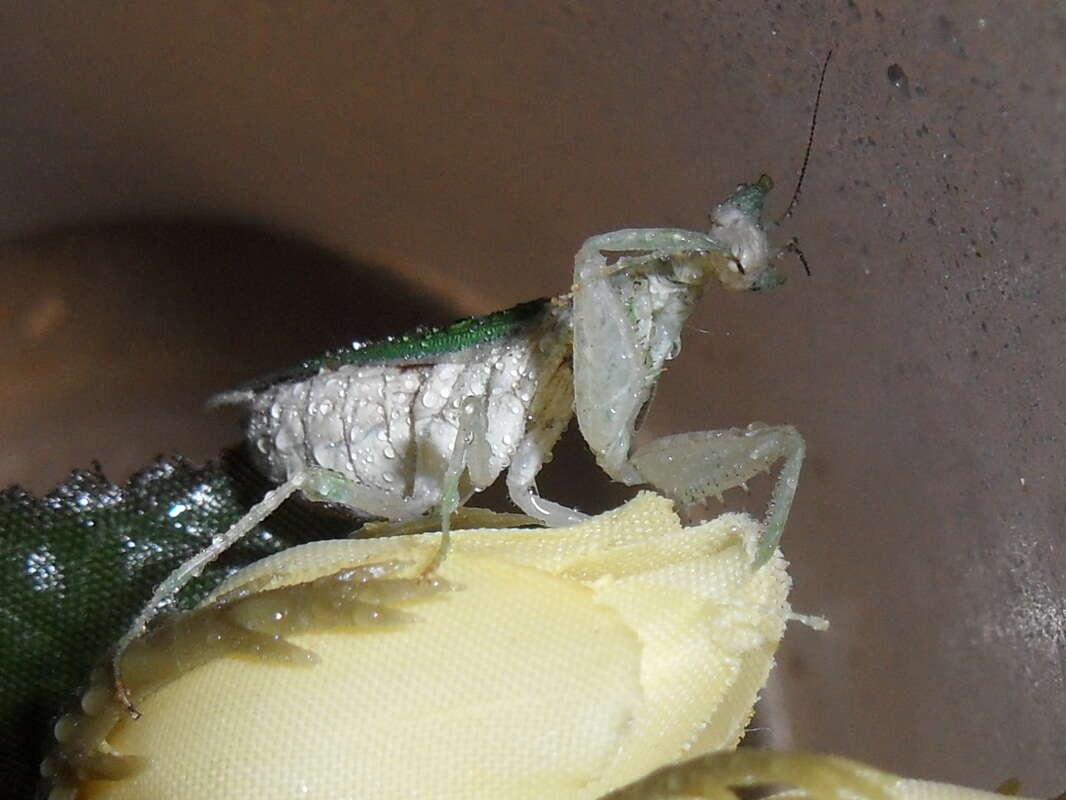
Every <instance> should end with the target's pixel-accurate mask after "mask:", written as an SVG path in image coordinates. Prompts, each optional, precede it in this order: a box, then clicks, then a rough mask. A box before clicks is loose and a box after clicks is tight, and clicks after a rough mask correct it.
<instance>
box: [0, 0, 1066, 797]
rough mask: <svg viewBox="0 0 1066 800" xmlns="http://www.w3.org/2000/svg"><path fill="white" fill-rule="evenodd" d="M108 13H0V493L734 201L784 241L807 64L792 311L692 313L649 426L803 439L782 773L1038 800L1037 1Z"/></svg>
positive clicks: (1049, 623) (1059, 568)
mask: <svg viewBox="0 0 1066 800" xmlns="http://www.w3.org/2000/svg"><path fill="white" fill-rule="evenodd" d="M121 8H122V10H119V4H115V7H114V8H113V7H112V5H111V4H107V3H73V2H72V3H61V2H37V3H34V4H28V3H27V4H19V7H18V8H14V4H7V5H6V6H5V8H4V9H3V10H0V30H3V31H4V36H3V42H2V43H0V75H3V76H4V77H3V80H2V81H0V131H2V132H3V134H2V140H0V141H2V142H3V144H2V145H0V236H3V237H4V238H6V239H8V240H9V241H10V244H8V245H6V246H3V247H2V248H0V286H2V291H3V297H5V298H7V299H6V300H5V301H4V302H3V303H2V305H0V330H2V331H3V340H4V341H5V343H6V345H5V347H4V348H3V352H0V369H2V372H3V375H4V376H5V380H4V382H3V386H2V387H0V442H2V446H0V483H7V482H10V481H19V482H22V483H25V484H27V485H29V486H31V487H32V488H34V489H37V490H45V489H47V488H48V487H49V486H50V485H51V484H52V483H54V482H55V481H56V480H58V479H60V478H61V477H62V476H63V475H64V473H65V471H66V470H67V469H68V468H69V467H71V466H74V465H85V464H87V462H88V460H89V459H90V458H93V457H96V458H99V459H100V460H101V461H103V463H104V466H105V468H106V469H107V470H108V472H109V474H111V475H112V476H113V477H115V478H122V477H125V475H127V474H128V473H129V471H130V470H132V469H134V468H135V467H136V466H138V465H139V464H142V463H144V462H145V461H146V460H148V459H149V458H151V457H152V456H154V455H155V454H156V453H157V452H158V451H163V450H180V451H182V452H185V453H188V454H191V455H193V456H195V457H207V456H209V455H210V454H211V453H213V452H214V451H215V450H216V449H217V447H218V446H220V445H221V444H224V443H226V442H228V441H230V440H231V439H232V438H233V435H234V432H235V427H234V424H235V423H234V420H233V419H232V418H229V417H225V416H219V415H214V416H208V415H205V414H203V413H202V412H201V410H200V404H201V403H202V400H203V398H204V397H205V396H206V395H208V394H210V393H211V392H212V391H216V390H218V389H222V388H226V387H228V386H230V385H232V384H233V383H235V382H238V381H240V380H243V379H245V378H248V377H250V376H253V375H255V374H257V373H260V372H263V371H265V370H269V369H271V368H273V367H278V366H283V365H285V364H287V363H290V362H291V361H293V360H295V359H296V358H297V357H300V356H302V355H307V354H309V353H312V352H314V351H315V350H316V349H318V348H320V347H323V346H325V345H330V344H336V343H339V342H340V341H343V340H345V339H346V338H350V337H353V336H366V335H372V334H377V333H381V332H382V331H385V330H392V329H397V328H404V327H407V326H408V325H410V324H412V323H414V322H418V321H443V320H447V319H448V318H450V317H453V316H455V315H458V314H466V313H480V312H485V311H489V310H492V309H494V308H497V307H502V306H505V305H508V304H511V303H514V302H517V301H519V300H522V299H526V298H529V297H534V296H539V295H544V294H551V293H556V292H559V291H562V290H564V289H566V288H567V287H568V286H569V270H570V264H571V259H572V254H573V252H574V251H575V250H576V249H577V247H578V245H579V244H580V242H581V241H582V239H583V238H584V237H585V236H587V235H589V234H591V233H594V232H599V231H604V230H610V229H613V228H617V227H623V226H636V225H670V226H673V225H679V226H686V227H701V226H702V225H703V224H704V220H705V212H706V211H707V210H708V209H709V208H710V207H711V206H712V205H713V204H714V202H715V201H717V200H718V199H720V198H721V197H722V196H723V195H724V194H725V193H726V192H728V191H729V190H730V189H731V188H732V187H733V185H734V184H736V183H737V182H739V181H741V180H749V179H752V178H754V177H756V176H757V175H758V174H759V173H760V172H762V171H767V172H771V173H772V174H773V175H774V176H775V177H776V178H777V179H778V182H779V185H780V186H781V189H780V191H779V192H778V194H777V196H776V197H775V198H774V203H775V204H776V205H775V206H774V207H773V209H772V211H774V210H780V209H782V208H783V206H784V204H785V203H786V202H787V199H788V192H789V191H790V189H791V183H792V181H793V180H794V176H795V173H796V170H797V167H798V164H799V161H800V158H801V156H802V151H803V146H804V144H805V140H806V134H807V124H808V119H809V114H810V106H811V103H812V101H813V96H814V85H815V79H816V74H817V70H818V67H819V64H820V61H821V59H822V58H823V56H824V53H825V51H826V49H827V48H828V47H830V46H833V47H835V48H836V55H835V57H834V62H833V66H832V68H831V71H830V74H829V77H828V80H827V84H826V93H825V98H824V101H823V107H822V116H821V122H820V127H819V131H818V140H817V144H816V147H815V151H814V155H813V158H812V162H811V167H810V172H809V175H808V181H807V184H806V189H805V192H804V201H803V203H802V204H801V206H800V210H799V212H798V214H797V215H796V217H795V218H794V219H793V220H792V221H790V222H789V223H787V226H786V229H785V231H784V232H783V235H792V234H796V235H798V236H799V237H800V239H801V240H802V242H803V246H804V249H805V251H806V253H807V256H808V258H809V260H810V261H811V263H812V266H813V268H814V271H815V274H814V277H813V278H810V279H804V278H803V277H802V276H801V275H800V274H799V269H798V265H790V266H791V269H792V272H793V274H794V279H793V280H792V281H791V282H790V283H789V284H788V285H787V286H786V287H784V288H783V289H782V290H781V291H779V292H776V293H774V294H771V295H767V296H745V297H737V296H732V295H728V296H727V295H725V294H724V293H721V292H712V293H711V294H709V296H708V297H707V298H706V300H705V301H704V305H703V307H702V309H701V310H700V312H699V313H698V315H697V316H696V317H695V318H694V319H693V320H692V324H691V330H690V332H689V335H688V338H687V341H686V345H685V352H684V353H683V354H682V356H681V358H680V359H679V360H678V361H677V362H675V364H674V366H673V367H672V368H671V370H670V372H669V374H668V375H667V376H666V378H665V379H664V381H663V384H662V386H661V388H660V392H659V395H658V398H657V401H656V407H655V409H654V412H653V414H652V416H651V419H650V420H649V425H648V430H649V431H650V432H652V433H662V432H667V431H676V430H687V429H699V428H708V427H722V426H727V425H739V424H744V423H746V422H748V421H750V420H755V419H762V420H767V421H789V422H792V423H794V424H796V425H797V426H798V427H799V428H800V429H801V430H802V431H803V432H804V434H805V435H806V436H807V440H808V447H809V452H810V460H809V462H808V466H807V469H806V471H805V473H804V477H803V481H802V485H801V487H800V492H799V497H798V501H797V505H796V508H795V510H794V513H793V519H792V523H791V525H790V529H789V530H788V532H787V534H786V542H785V545H786V550H787V555H788V556H789V557H790V558H791V559H792V561H793V563H794V575H795V578H796V585H797V588H796V593H795V605H796V606H797V608H798V609H800V610H803V611H810V612H817V613H822V614H825V615H827V616H828V617H830V618H831V620H832V622H833V627H832V629H831V631H830V632H829V633H827V634H815V633H812V632H810V631H807V630H804V629H801V628H797V629H795V630H793V631H792V632H791V633H790V635H789V637H788V643H787V646H786V649H785V650H784V651H783V653H782V655H781V659H780V661H781V664H780V666H781V669H780V671H779V673H778V676H777V678H776V680H775V683H774V685H773V686H772V689H771V691H770V692H769V697H768V701H767V703H766V704H764V709H763V710H764V715H763V722H764V723H765V724H766V725H769V726H771V728H772V738H773V739H774V740H776V742H778V743H779V744H782V745H786V746H787V745H793V746H802V747H804V748H810V749H821V750H830V751H835V752H839V753H841V754H846V755H851V756H856V757H861V758H867V759H870V760H872V761H874V762H876V763H878V764H880V765H882V766H884V767H886V768H889V769H893V770H897V771H901V772H906V773H912V774H915V775H917V776H922V777H930V778H939V779H946V780H956V781H961V782H968V783H971V784H974V785H980V786H984V787H991V786H993V785H995V784H996V783H998V782H999V781H1000V780H1002V779H1003V778H1005V777H1007V776H1010V775H1017V776H1020V777H1022V778H1023V779H1026V781H1027V783H1026V786H1025V788H1026V790H1027V792H1028V793H1031V794H1037V795H1039V794H1041V793H1043V794H1050V793H1052V792H1054V791H1059V790H1061V789H1062V788H1063V785H1064V782H1066V769H1064V768H1063V765H1064V764H1066V722H1064V720H1066V692H1064V689H1066V687H1064V680H1066V678H1064V672H1063V650H1064V646H1066V598H1064V595H1066V592H1064V589H1066V577H1064V576H1066V547H1064V540H1063V520H1064V517H1066V493H1064V488H1066V487H1064V479H1063V474H1062V466H1063V461H1064V459H1063V441H1062V431H1063V422H1064V419H1066V407H1064V398H1066V366H1064V356H1063V352H1064V347H1063V344H1064V341H1063V339H1064V337H1063V323H1064V320H1066V304H1064V297H1066V283H1064V280H1066V279H1064V270H1063V266H1062V264H1063V258H1064V256H1063V252H1064V246H1063V245H1064V242H1063V229H1062V224H1063V208H1064V206H1063V196H1062V192H1063V183H1062V182H1063V176H1064V166H1063V159H1062V153H1063V144H1062V142H1061V138H1060V137H1061V131H1062V130H1063V129H1066V126H1064V122H1066V110H1064V106H1066V95H1064V93H1063V90H1064V88H1066V79H1064V77H1063V67H1064V60H1066V45H1064V42H1066V20H1064V17H1063V12H1062V7H1061V5H1060V4H1058V3H1054V2H1043V3H1038V2H1032V3H1025V4H1019V3H1011V2H1004V3H994V2H984V1H978V2H974V1H973V0H957V1H952V0H931V2H925V3H907V2H894V1H893V0H885V1H884V2H867V1H866V0H855V2H851V3H847V4H843V3H841V4H836V3H829V2H827V3H821V2H800V3H782V4H773V3H768V4H754V3H749V2H725V3H709V2H674V3H642V2H637V1H636V0H622V1H619V2H606V1H600V2H569V3H558V4H546V3H528V4H507V5H506V7H505V4H502V3H479V2H474V1H473V0H467V1H466V2H452V3H447V4H439V3H428V2H427V3H418V2H377V3H373V2H366V3H358V4H356V3H340V2H325V1H324V0H322V1H317V2H310V1H307V2H302V3H276V2H265V1H262V0H261V1H260V2H252V1H251V0H244V1H243V2H229V3H211V2H186V3H183V4H164V3H152V2H147V3H138V4H134V5H125V4H123V5H122V6H121ZM179 8H180V9H181V10H180V11H178V10H175V9H179ZM132 9H135V10H132ZM892 65H898V68H899V69H901V70H902V72H903V73H904V74H905V76H906V79H905V80H902V79H901V78H900V75H899V73H898V72H897V71H896V69H893V70H891V72H890V67H892ZM161 217H162V218H168V219H171V220H173V219H174V218H177V219H180V220H181V221H178V222H174V221H170V222H159V221H158V219H159V218H161ZM149 218H155V221H150V222H144V221H143V220H145V219H149ZM219 219H226V220H230V221H231V222H232V221H234V220H236V221H239V223H240V224H219V223H218V222H217V220H219ZM131 220H133V221H131ZM136 220H142V221H141V222H137V221H136ZM268 231H281V232H283V233H282V234H275V233H269V232H268ZM309 243H310V244H309ZM555 466H556V468H557V469H559V470H562V471H563V472H564V473H565V470H566V466H565V465H560V464H559V463H558V462H557V464H556V465H555ZM571 469H574V468H573V467H571ZM580 469H583V470H588V469H591V467H590V466H589V465H588V463H584V464H582V465H580ZM584 480H585V481H588V480H589V479H587V478H586V479H584ZM563 482H564V483H565V479H564V480H563ZM561 491H562V492H564V493H565V492H566V491H567V489H566V487H564V488H563V489H562V490H561ZM570 491H573V489H572V488H571V489H570ZM586 502H588V503H590V504H591V503H594V502H596V501H595V500H593V499H591V498H589V499H588V500H587V501H586ZM738 502H740V503H741V504H743V502H744V501H743V498H741V499H740V500H739V501H738Z"/></svg>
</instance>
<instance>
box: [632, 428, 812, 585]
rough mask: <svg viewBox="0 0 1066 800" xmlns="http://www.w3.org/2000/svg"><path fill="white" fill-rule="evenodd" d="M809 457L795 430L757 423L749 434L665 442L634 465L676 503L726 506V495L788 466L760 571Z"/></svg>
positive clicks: (758, 559)
mask: <svg viewBox="0 0 1066 800" xmlns="http://www.w3.org/2000/svg"><path fill="white" fill-rule="evenodd" d="M804 452H805V446H804V443H803V437H801V436H800V435H799V432H798V431H797V430H796V429H795V428H793V427H792V426H791V425H778V426H770V425H763V424H761V423H752V424H751V425H749V426H748V427H747V428H732V429H729V430H721V431H696V432H693V433H679V434H675V435H673V436H664V437H662V438H661V439H656V440H655V441H653V442H650V443H649V444H647V445H645V446H644V447H642V448H640V450H638V451H637V452H636V453H635V454H634V455H633V456H632V458H631V459H630V464H631V465H632V466H633V467H634V468H635V469H636V470H637V472H639V473H640V475H641V477H642V478H643V480H644V481H646V482H647V483H649V484H651V485H652V486H654V487H655V488H656V489H659V490H660V491H662V492H663V493H664V494H667V495H669V496H671V497H673V498H674V499H675V500H676V501H678V502H681V503H701V502H704V501H705V500H707V499H708V498H710V497H715V498H717V499H719V500H721V497H722V493H723V492H725V491H726V490H727V489H731V488H732V487H734V486H740V485H742V484H744V483H745V482H746V481H748V480H750V479H751V478H754V477H755V476H756V475H758V474H759V473H760V472H769V470H770V468H771V467H772V466H773V465H774V464H775V463H776V462H778V461H782V460H783V461H784V464H783V465H782V466H781V471H780V474H779V475H778V478H777V483H776V484H774V489H773V494H772V495H771V496H770V505H769V508H768V509H767V512H766V518H765V519H764V520H763V534H762V538H761V539H760V540H759V546H758V549H757V550H756V553H755V562H754V566H755V567H756V568H758V567H760V566H762V565H763V564H764V563H766V561H767V560H768V559H769V558H770V556H771V555H772V554H773V552H774V550H775V549H776V548H777V544H778V542H779V541H780V540H781V533H782V531H783V530H784V528H785V522H787V521H788V512H789V510H790V509H791V508H792V499H793V497H794V496H795V494H796V484H797V483H798V481H799V473H800V468H801V467H802V465H803V456H804Z"/></svg>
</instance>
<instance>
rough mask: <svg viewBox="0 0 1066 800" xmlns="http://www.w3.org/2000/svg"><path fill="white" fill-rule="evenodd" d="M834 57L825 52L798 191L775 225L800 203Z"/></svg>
mask: <svg viewBox="0 0 1066 800" xmlns="http://www.w3.org/2000/svg"><path fill="white" fill-rule="evenodd" d="M832 57H833V51H832V49H830V50H829V52H828V53H826V54H825V61H824V62H823V63H822V75H821V77H820V78H818V91H817V93H816V94H815V95H814V112H813V113H812V114H811V132H810V134H809V135H808V136H807V152H806V153H804V154H803V166H802V167H800V174H799V179H798V180H797V181H796V191H794V192H793V193H792V199H791V200H789V202H788V208H786V209H785V213H784V214H782V215H781V216H780V217H778V218H777V220H776V221H775V222H774V225H779V224H781V223H782V222H783V221H784V220H786V219H788V218H789V217H791V216H792V211H793V210H794V209H795V208H796V204H797V203H799V198H800V190H801V189H802V188H803V176H804V175H806V174H807V163H808V162H809V161H810V160H811V148H812V147H813V146H814V129H815V126H816V125H817V124H818V106H819V105H820V104H821V102H822V86H824V85H825V73H826V72H827V71H828V69H829V60H830V59H831V58H832ZM793 250H794V251H795V252H797V253H798V252H799V250H798V248H793ZM800 260H801V261H803V266H804V268H806V267H807V262H806V259H803V258H801V259H800ZM807 274H808V275H810V274H811V271H810V269H807Z"/></svg>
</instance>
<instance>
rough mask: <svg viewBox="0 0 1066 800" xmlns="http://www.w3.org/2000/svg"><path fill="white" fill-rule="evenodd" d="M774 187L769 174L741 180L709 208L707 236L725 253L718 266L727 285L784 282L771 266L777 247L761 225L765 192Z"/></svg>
mask: <svg viewBox="0 0 1066 800" xmlns="http://www.w3.org/2000/svg"><path fill="white" fill-rule="evenodd" d="M772 188H774V182H773V180H772V179H771V178H770V176H769V175H762V176H761V177H760V178H759V180H757V181H756V182H755V183H742V184H740V186H738V187H737V188H736V189H735V190H734V191H733V193H732V194H730V195H729V196H728V197H727V198H726V199H725V200H723V201H722V202H721V203H719V204H718V205H717V206H716V207H715V209H714V211H712V212H711V230H710V236H711V238H712V239H714V240H715V241H716V242H717V243H718V244H719V245H721V247H722V249H723V251H725V252H724V255H725V257H724V258H723V259H722V260H721V262H720V266H719V267H718V269H717V275H718V280H719V281H721V283H722V285H723V286H724V287H726V288H727V289H734V290H742V289H754V290H760V289H772V288H774V287H775V286H779V285H780V284H782V283H784V282H785V279H784V277H783V276H781V275H780V274H779V273H778V271H777V270H776V269H775V267H774V262H775V260H776V258H777V253H778V251H777V250H776V249H775V248H774V247H773V246H772V245H771V244H770V238H769V236H767V233H766V229H765V228H764V227H763V222H762V212H763V206H764V205H765V203H766V195H767V194H769V193H770V190H771V189H772Z"/></svg>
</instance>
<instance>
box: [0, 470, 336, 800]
mask: <svg viewBox="0 0 1066 800" xmlns="http://www.w3.org/2000/svg"><path fill="white" fill-rule="evenodd" d="M266 488H267V486H266V484H265V483H264V482H263V480H262V478H260V477H258V476H257V475H256V474H255V473H254V471H252V470H251V469H250V468H249V467H248V466H247V462H246V460H244V459H243V457H242V456H241V455H240V454H239V453H230V454H227V455H225V456H224V457H223V458H222V460H220V461H217V462H212V463H209V464H207V465H206V466H203V467H198V466H194V465H191V464H189V463H187V462H185V461H184V460H182V459H181V458H177V457H168V458H160V459H159V460H157V461H156V462H155V463H154V464H152V465H151V466H149V467H148V468H147V469H145V470H143V471H142V472H140V473H138V474H137V475H135V476H134V477H133V478H131V479H130V481H129V482H128V483H127V484H126V485H124V486H116V485H115V484H113V483H111V482H110V481H108V480H107V478H106V477H104V475H103V473H102V471H101V470H100V468H99V466H95V467H94V469H93V470H90V471H84V470H78V471H75V472H74V473H72V474H71V476H70V478H69V479H68V480H67V481H66V482H64V483H63V484H61V485H60V486H59V487H57V488H56V489H55V490H54V491H53V492H51V493H50V494H48V495H47V496H45V497H42V498H38V497H35V496H33V495H31V494H29V493H28V492H25V491H24V490H22V489H21V488H19V487H12V488H9V489H7V490H5V491H3V492H2V493H0V642H2V650H0V769H2V770H3V774H4V775H5V776H6V777H7V778H8V781H7V787H6V790H5V792H4V793H5V794H7V792H8V791H11V792H12V793H11V794H9V795H8V796H12V797H29V796H32V794H33V791H34V787H35V785H36V781H37V769H38V765H39V763H40V760H41V758H42V757H43V755H44V753H45V752H46V750H47V748H48V747H49V746H50V743H51V721H52V719H53V717H54V716H55V715H56V714H57V712H58V711H59V709H60V707H61V706H62V705H63V704H64V703H66V702H68V701H70V700H72V699H73V698H75V696H76V695H75V694H74V692H75V690H76V689H77V688H78V686H79V685H81V684H82V683H84V682H85V681H86V679H87V678H88V674H89V671H90V669H91V668H92V667H93V666H94V665H95V664H96V663H98V662H99V661H100V659H101V657H102V656H103V655H104V653H105V651H106V650H107V648H108V647H110V646H111V645H112V644H113V643H114V642H115V641H116V640H117V639H118V637H119V636H120V635H121V634H122V633H123V632H124V630H125V628H126V626H127V625H128V624H129V623H130V621H131V619H132V618H133V616H134V615H135V614H136V613H137V611H139V610H140V608H141V606H142V605H143V604H144V603H145V602H146V601H147V599H148V597H149V596H150V595H151V592H152V590H153V588H154V587H155V585H156V584H158V583H159V581H161V580H162V579H163V578H164V577H166V575H167V574H168V573H170V571H171V570H173V569H174V568H175V567H176V566H177V565H178V564H179V563H181V562H182V561H183V560H184V559H186V558H188V557H189V556H191V555H193V554H194V553H196V552H198V551H199V550H201V549H203V548H204V547H205V546H206V544H207V543H208V542H209V541H210V539H211V536H212V535H214V534H216V533H219V532H221V531H224V530H225V529H226V528H227V527H228V526H229V525H230V524H232V523H233V522H234V521H236V520H237V519H239V518H240V516H241V515H242V514H243V513H244V512H245V511H246V510H247V509H248V507H249V506H250V505H251V504H252V503H254V502H256V501H258V500H259V499H261V497H262V494H263V492H264V491H265V490H266ZM309 517H319V518H318V519H316V520H315V522H314V524H313V525H309V524H308V519H309ZM320 517H321V514H318V513H316V512H314V511H313V510H311V509H310V508H309V507H308V504H306V503H289V504H287V508H286V509H283V510H282V512H279V513H278V514H275V515H274V517H272V518H271V519H270V520H268V526H265V527H264V528H260V529H257V530H256V531H255V532H254V533H253V534H251V535H249V536H248V537H246V538H245V539H244V540H243V541H242V542H240V543H239V544H238V545H236V546H235V547H233V548H231V549H230V550H229V551H227V552H226V553H225V554H224V555H223V556H222V557H221V558H220V559H219V561H217V562H216V563H214V564H211V565H210V566H209V567H208V568H207V569H206V570H205V571H204V574H203V575H202V576H200V578H198V579H197V580H196V581H194V582H193V583H192V584H190V585H189V587H188V588H187V589H185V590H184V591H183V592H182V595H181V597H180V598H179V600H178V603H177V605H178V606H180V607H182V608H188V607H190V606H192V605H195V603H196V602H197V601H198V600H199V599H200V598H202V597H203V596H204V595H205V594H206V593H207V592H209V591H210V590H211V588H213V587H214V586H215V585H217V583H218V582H219V581H221V580H222V579H223V578H225V577H226V576H228V575H230V574H232V573H233V572H235V571H236V570H237V569H239V568H240V567H242V566H244V565H246V564H248V563H251V562H252V561H255V560H257V559H259V558H262V557H263V556H265V555H268V554H270V553H275V552H277V551H279V550H283V549H285V548H286V547H289V546H292V545H294V544H299V543H300V542H302V541H304V540H305V537H304V536H303V535H302V534H303V532H305V531H307V530H309V529H310V528H313V529H314V530H315V536H314V538H325V537H326V536H329V535H343V534H344V533H346V532H347V531H349V530H350V529H351V528H352V527H353V523H352V522H351V521H350V519H343V520H341V519H333V520H332V521H331V520H329V519H326V520H325V521H323V520H322V519H321V518H320ZM331 522H332V524H330V523H331ZM323 526H325V529H323ZM266 527H269V530H267V529H266Z"/></svg>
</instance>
